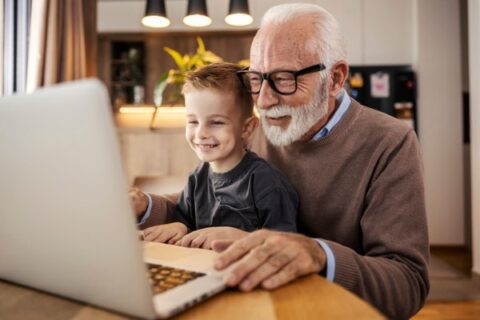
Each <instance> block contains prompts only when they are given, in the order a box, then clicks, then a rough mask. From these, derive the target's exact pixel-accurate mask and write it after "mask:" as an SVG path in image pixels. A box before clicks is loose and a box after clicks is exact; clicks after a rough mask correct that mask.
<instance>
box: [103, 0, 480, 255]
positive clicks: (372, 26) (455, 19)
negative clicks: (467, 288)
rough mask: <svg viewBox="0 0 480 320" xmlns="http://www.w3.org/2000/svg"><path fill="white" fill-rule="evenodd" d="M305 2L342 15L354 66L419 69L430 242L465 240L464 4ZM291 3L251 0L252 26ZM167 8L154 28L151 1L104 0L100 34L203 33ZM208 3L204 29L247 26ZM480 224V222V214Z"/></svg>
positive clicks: (223, 3) (182, 2) (171, 5)
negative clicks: (148, 17)
mask: <svg viewBox="0 0 480 320" xmlns="http://www.w3.org/2000/svg"><path fill="white" fill-rule="evenodd" d="M299 1H301V2H309V3H317V4H320V5H322V6H323V7H324V8H326V9H327V10H329V11H330V12H331V13H332V14H333V15H335V16H336V17H337V19H338V20H339V21H340V24H341V26H342V29H343V32H344V34H345V37H346V42H347V48H348V51H349V53H348V59H349V62H350V63H351V64H411V65H413V66H414V69H415V70H416V71H417V76H418V92H419V97H418V98H419V100H418V110H419V114H418V120H419V136H420V142H421V145H422V151H423V155H424V163H425V183H426V201H427V210H428V218H429V232H430V240H431V243H432V244H443V245H463V244H465V239H464V238H465V232H464V221H465V218H464V184H463V181H464V178H463V149H462V145H463V142H462V100H461V84H462V79H461V67H460V66H461V64H460V63H461V53H460V22H459V21H460V17H459V2H458V1H454V0H299ZM287 2H292V1H285V0H262V1H260V0H250V1H249V3H250V12H251V14H252V16H253V17H254V23H253V25H251V26H249V27H248V28H249V29H256V28H257V27H258V24H259V22H260V18H261V16H262V15H263V13H264V12H265V11H266V10H267V9H268V8H270V7H271V6H273V5H276V4H279V3H287ZM473 2H478V0H473ZM166 5H167V15H168V16H169V18H170V20H171V21H172V25H171V26H170V27H169V28H168V29H164V30H161V31H152V30H149V29H147V28H144V27H143V26H142V25H141V23H140V19H141V17H142V16H143V14H144V10H145V2H144V1H105V2H103V1H100V2H99V4H98V22H97V26H98V31H99V32H145V31H148V32H168V31H187V30H189V31H192V30H195V31H198V30H199V29H193V28H190V27H187V26H185V25H184V24H183V23H182V17H183V16H184V14H185V11H186V8H187V0H175V1H173V0H170V1H169V0H167V1H166ZM207 5H208V8H209V14H210V16H211V17H212V19H213V23H212V25H211V26H210V27H207V28H204V29H202V30H210V31H211V30H245V28H243V29H239V28H235V27H229V26H227V25H226V24H225V22H224V20H223V19H224V17H225V15H226V13H227V10H228V0H208V1H207ZM477 18H478V17H477ZM479 33H480V32H477V34H479ZM477 56H480V55H478V54H477ZM478 72H479V71H478V70H477V73H478ZM472 163H473V161H472ZM477 170H478V169H477ZM477 183H478V182H477ZM477 190H480V185H478V186H477ZM473 194H474V193H473V192H472V195H473ZM477 207H478V205H477ZM478 210H479V208H477V211H478ZM479 215H480V213H479ZM477 222H478V223H480V216H479V217H478V220H477ZM479 232H480V231H479ZM479 240H480V239H479ZM479 259H480V257H479Z"/></svg>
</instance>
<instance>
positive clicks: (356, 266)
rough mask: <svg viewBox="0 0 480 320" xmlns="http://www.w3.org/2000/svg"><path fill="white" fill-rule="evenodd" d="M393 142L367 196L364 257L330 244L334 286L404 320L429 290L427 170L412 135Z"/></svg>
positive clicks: (382, 159)
mask: <svg viewBox="0 0 480 320" xmlns="http://www.w3.org/2000/svg"><path fill="white" fill-rule="evenodd" d="M390 142H391V145H393V147H389V148H388V149H387V150H385V152H384V154H382V155H381V157H380V160H379V161H378V164H377V166H376V168H375V172H374V175H373V177H372V180H371V183H370V185H369V188H368V190H367V193H366V196H365V210H364V212H363V215H362V218H361V230H362V234H363V237H362V241H363V243H362V247H363V250H364V252H363V254H360V253H357V252H355V251H354V250H352V249H351V248H348V247H346V246H343V245H341V244H339V243H336V242H332V241H327V243H328V245H329V246H330V248H331V249H332V251H333V253H334V255H335V260H336V270H335V282H337V283H339V284H341V285H342V286H344V287H346V288H347V289H349V290H351V291H353V292H355V293H356V294H358V295H359V296H361V297H362V298H364V299H365V300H367V301H368V302H370V303H371V304H372V305H374V306H376V307H378V308H379V309H380V311H382V312H383V313H384V314H385V315H387V316H388V317H389V318H393V319H406V318H409V317H410V316H412V315H413V314H415V313H416V312H417V311H418V310H419V309H420V308H421V307H422V306H423V303H424V302H425V299H426V296H427V294H428V291H429V280H428V269H427V265H428V259H429V247H428V230H427V221H426V212H425V203H424V186H423V168H422V165H421V163H422V162H421V156H420V151H419V147H418V142H417V138H416V136H415V134H414V133H413V131H409V132H408V133H407V134H406V135H404V136H403V138H402V139H401V141H397V142H392V141H390Z"/></svg>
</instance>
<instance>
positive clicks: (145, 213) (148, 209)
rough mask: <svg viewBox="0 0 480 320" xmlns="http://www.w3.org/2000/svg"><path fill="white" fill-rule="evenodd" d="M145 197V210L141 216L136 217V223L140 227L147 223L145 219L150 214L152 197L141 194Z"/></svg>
mask: <svg viewBox="0 0 480 320" xmlns="http://www.w3.org/2000/svg"><path fill="white" fill-rule="evenodd" d="M143 194H144V195H145V196H146V197H147V208H146V210H145V212H144V213H143V214H141V215H138V216H137V221H138V224H139V225H142V224H144V223H145V221H147V219H148V218H149V217H150V213H151V212H152V205H153V201H152V197H151V196H150V195H149V194H148V193H143Z"/></svg>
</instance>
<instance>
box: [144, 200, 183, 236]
mask: <svg viewBox="0 0 480 320" xmlns="http://www.w3.org/2000/svg"><path fill="white" fill-rule="evenodd" d="M150 197H151V200H152V206H151V211H150V215H149V216H148V218H147V219H146V220H145V221H143V222H142V224H141V225H139V227H140V228H141V229H146V228H149V227H152V226H156V225H159V224H163V223H167V222H171V221H173V218H174V213H175V202H176V201H177V198H178V193H176V194H168V195H155V194H150Z"/></svg>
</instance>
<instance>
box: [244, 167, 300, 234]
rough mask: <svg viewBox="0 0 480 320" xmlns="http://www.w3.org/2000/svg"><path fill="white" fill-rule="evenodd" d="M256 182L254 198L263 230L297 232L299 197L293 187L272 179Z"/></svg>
mask: <svg viewBox="0 0 480 320" xmlns="http://www.w3.org/2000/svg"><path fill="white" fill-rule="evenodd" d="M255 180H256V181H257V183H256V184H254V190H253V192H254V194H253V196H254V201H255V207H256V208H257V210H258V213H259V217H260V226H261V228H265V229H272V230H278V231H290V232H297V211H298V196H297V193H296V192H295V190H294V189H293V187H292V186H290V185H289V184H286V183H280V182H278V183H272V182H271V180H270V179H259V178H258V177H257V179H255ZM267 184H268V185H267Z"/></svg>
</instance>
